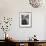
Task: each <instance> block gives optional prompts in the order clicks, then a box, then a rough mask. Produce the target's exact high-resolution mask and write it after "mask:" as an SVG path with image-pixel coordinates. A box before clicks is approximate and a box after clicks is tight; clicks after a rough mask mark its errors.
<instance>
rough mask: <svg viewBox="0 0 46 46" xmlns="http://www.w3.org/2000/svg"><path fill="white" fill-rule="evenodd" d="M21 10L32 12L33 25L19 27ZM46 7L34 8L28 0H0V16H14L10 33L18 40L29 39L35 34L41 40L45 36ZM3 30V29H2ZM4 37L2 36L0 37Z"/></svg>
mask: <svg viewBox="0 0 46 46" xmlns="http://www.w3.org/2000/svg"><path fill="white" fill-rule="evenodd" d="M19 12H32V27H31V28H20V27H19ZM45 15H46V9H45V8H32V7H31V6H30V4H29V1H28V0H0V17H4V16H6V17H12V18H13V20H12V21H13V22H12V26H11V28H10V31H8V33H10V34H11V35H12V36H13V37H14V38H16V39H17V40H27V39H29V37H32V36H33V35H34V34H36V35H37V38H38V39H39V40H44V39H46V38H45V34H46V33H45V30H46V29H45V21H46V20H45ZM1 32H2V31H1ZM0 39H2V36H1V37H0Z"/></svg>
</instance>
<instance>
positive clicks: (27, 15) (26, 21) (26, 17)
mask: <svg viewBox="0 0 46 46" xmlns="http://www.w3.org/2000/svg"><path fill="white" fill-rule="evenodd" d="M19 20H20V27H31V26H32V13H31V12H20V19H19Z"/></svg>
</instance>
